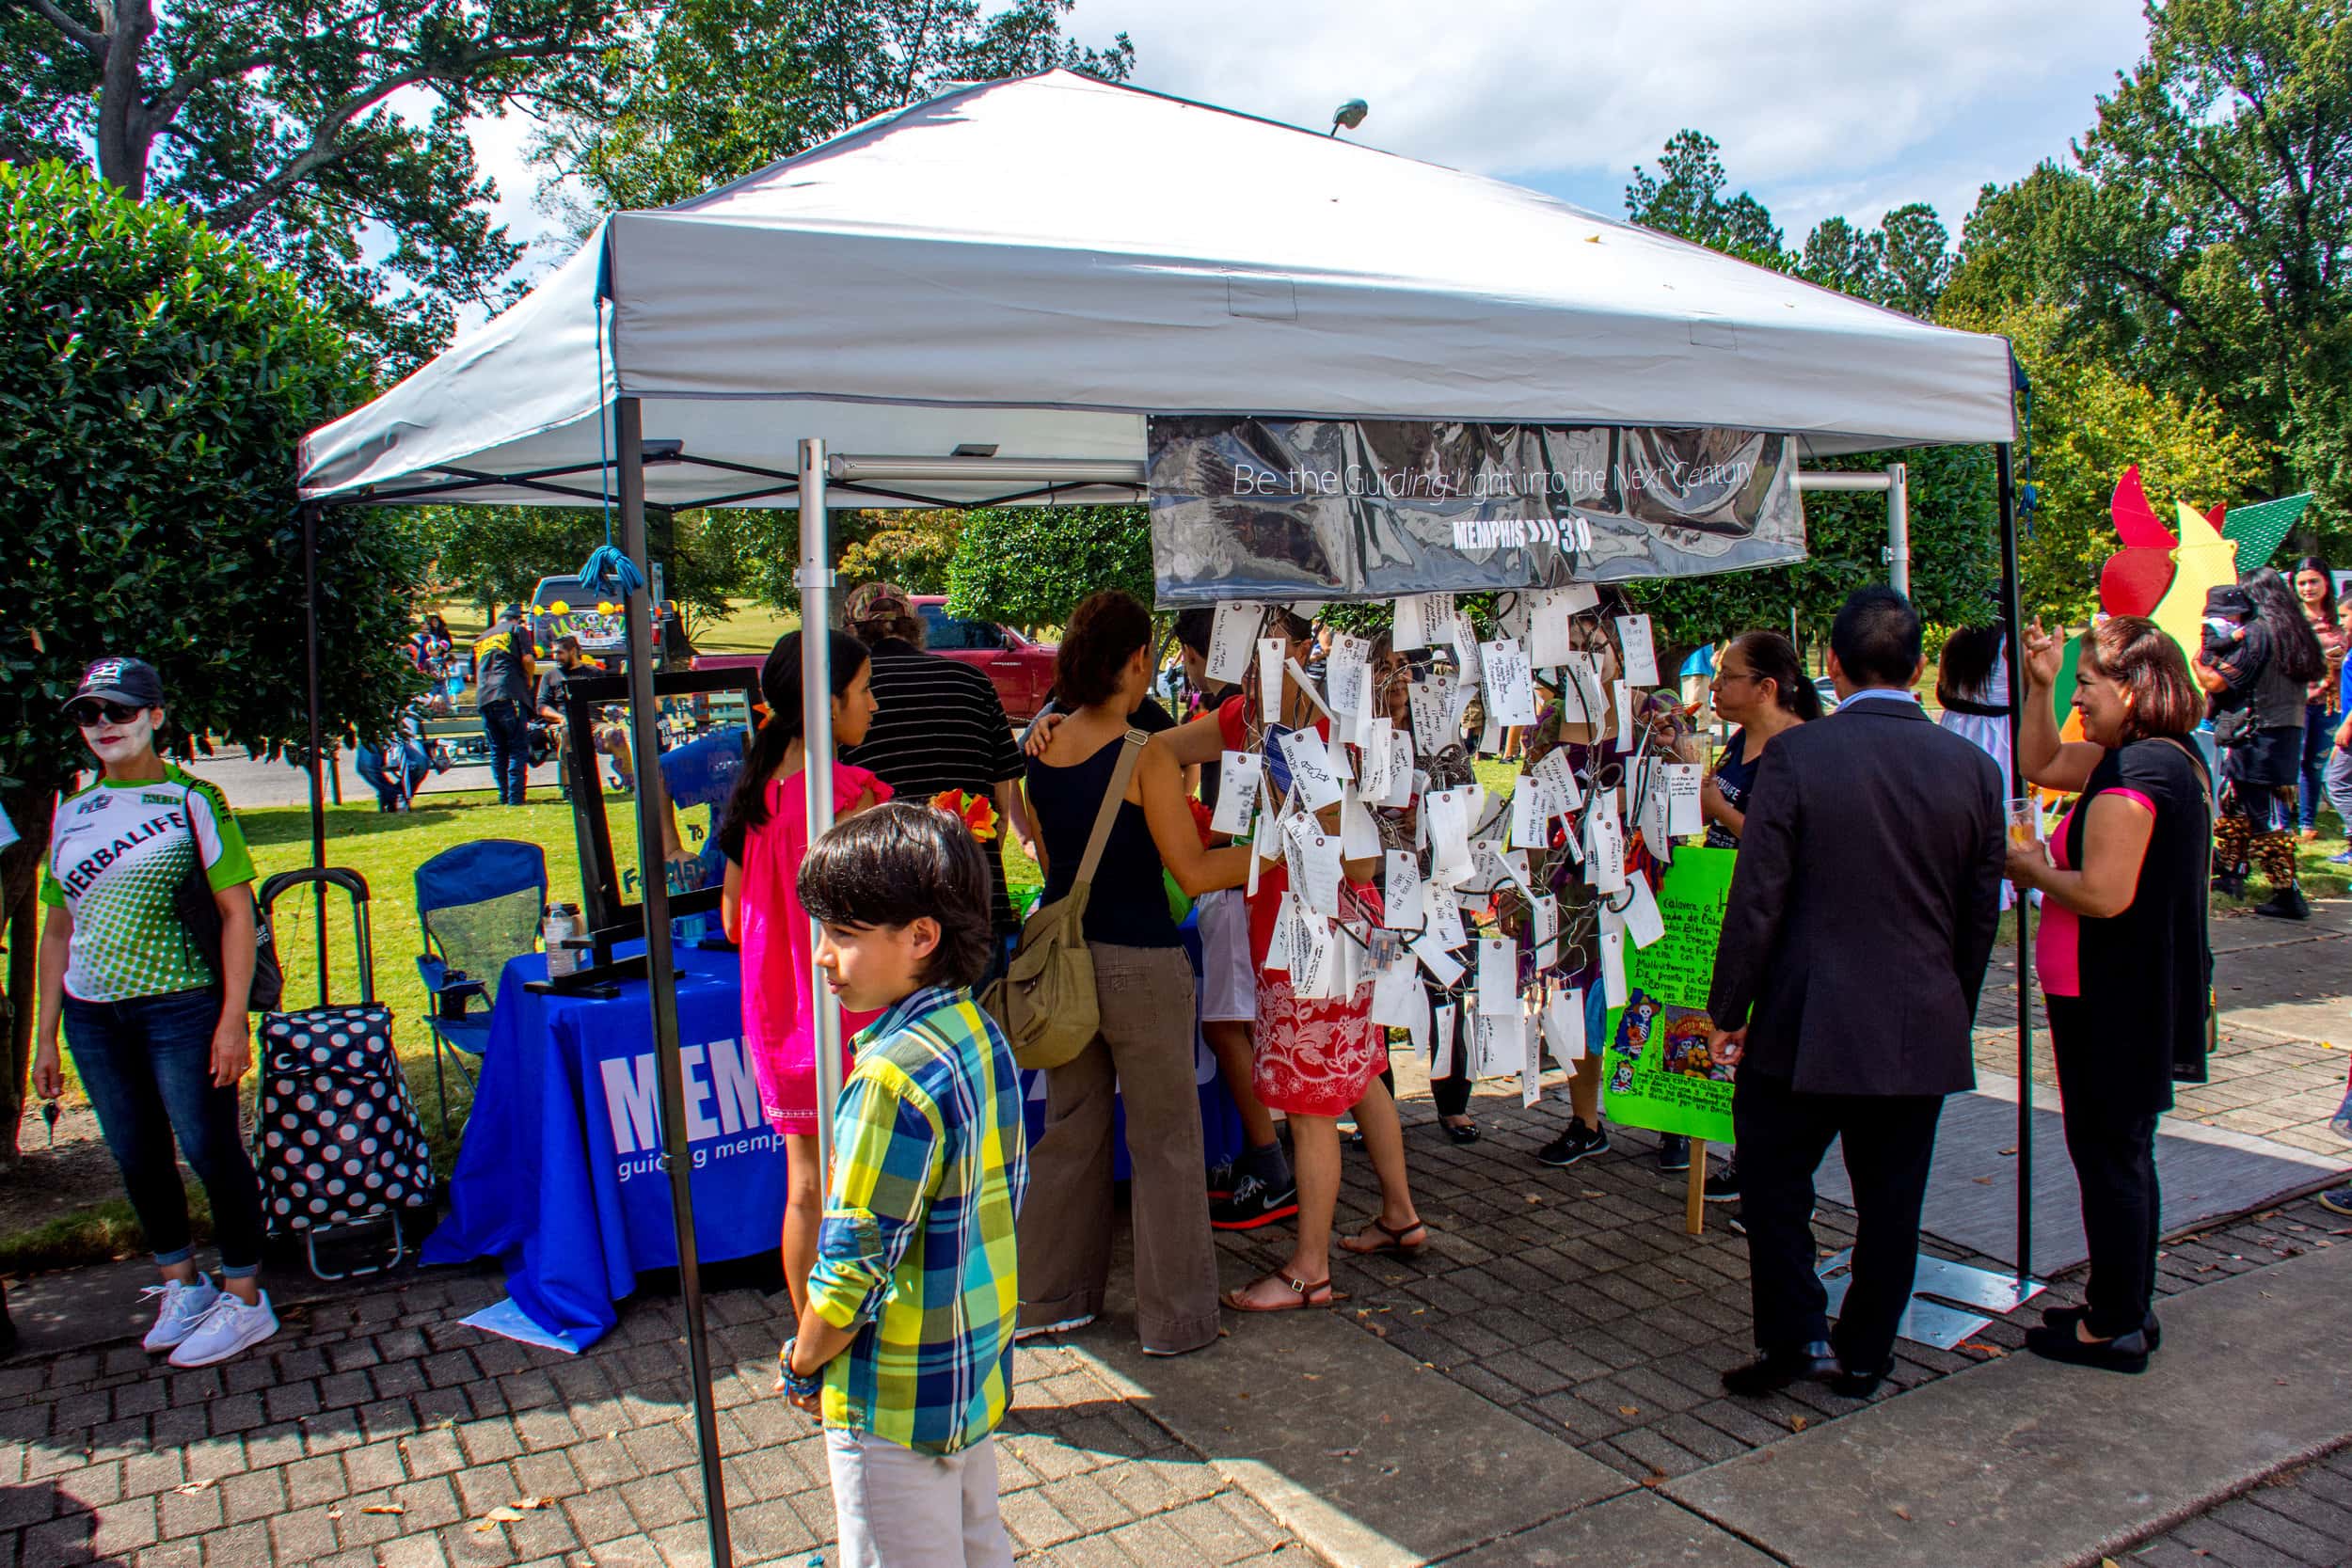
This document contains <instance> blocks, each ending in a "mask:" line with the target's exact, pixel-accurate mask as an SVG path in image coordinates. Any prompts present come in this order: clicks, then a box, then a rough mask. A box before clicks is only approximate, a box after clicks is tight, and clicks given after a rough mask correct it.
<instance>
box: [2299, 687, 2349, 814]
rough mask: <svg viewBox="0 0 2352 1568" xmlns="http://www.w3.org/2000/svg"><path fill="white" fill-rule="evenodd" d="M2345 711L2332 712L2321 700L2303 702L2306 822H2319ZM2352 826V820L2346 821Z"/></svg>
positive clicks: (2303, 808) (2302, 810)
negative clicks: (2322, 800) (2322, 793)
mask: <svg viewBox="0 0 2352 1568" xmlns="http://www.w3.org/2000/svg"><path fill="white" fill-rule="evenodd" d="M2343 721H2344V715H2342V714H2340V713H2329V712H2328V710H2327V705H2325V704H2322V703H2306V704H2304V705H2303V794H2302V800H2301V801H2300V806H2301V815H2302V818H2303V826H2305V827H2306V828H2316V827H2318V826H2319V797H2320V794H2321V791H2322V790H2323V789H2324V788H2325V786H2326V784H2327V768H2328V752H2332V751H2334V750H2335V749H2336V726H2337V725H2338V724H2340V723H2342V722H2343ZM2344 825H2345V826H2346V827H2348V828H2352V821H2347V822H2346V823H2345V824H2344Z"/></svg>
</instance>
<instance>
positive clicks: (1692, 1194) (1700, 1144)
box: [1682, 1138, 1707, 1236]
mask: <svg viewBox="0 0 2352 1568" xmlns="http://www.w3.org/2000/svg"><path fill="white" fill-rule="evenodd" d="M1682 1228H1683V1229H1684V1230H1686V1231H1688V1232H1689V1233H1690V1234H1692V1235H1693V1236H1696V1235H1699V1234H1701V1233H1702V1232H1704V1231H1705V1230H1706V1229H1707V1140H1706V1139H1705V1138H1692V1140H1691V1180H1690V1184H1689V1186H1688V1187H1686V1188H1685V1189H1684V1191H1683V1196H1682Z"/></svg>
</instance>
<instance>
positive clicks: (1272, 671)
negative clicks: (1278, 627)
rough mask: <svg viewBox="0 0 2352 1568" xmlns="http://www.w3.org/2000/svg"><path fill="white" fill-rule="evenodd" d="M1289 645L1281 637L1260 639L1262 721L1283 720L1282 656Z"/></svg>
mask: <svg viewBox="0 0 2352 1568" xmlns="http://www.w3.org/2000/svg"><path fill="white" fill-rule="evenodd" d="M1289 647H1290V644H1289V643H1287V642H1285V641H1282V640H1281V639H1280V638H1279V637H1261V638H1260V639H1258V710H1259V711H1258V718H1259V721H1260V722H1262V723H1265V724H1279V723H1280V722H1281V721H1282V657H1283V654H1284V653H1285V651H1286V650H1288V648H1289Z"/></svg>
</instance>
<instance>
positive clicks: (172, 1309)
mask: <svg viewBox="0 0 2352 1568" xmlns="http://www.w3.org/2000/svg"><path fill="white" fill-rule="evenodd" d="M139 1294H140V1295H142V1296H161V1297H163V1298H164V1299H163V1305H162V1306H161V1307H158V1308H157V1309H156V1312H155V1326H154V1327H152V1328H151V1329H149V1330H148V1331H147V1338H145V1339H144V1340H142V1341H140V1342H141V1343H143V1344H144V1345H146V1346H147V1348H148V1349H149V1350H169V1349H171V1347H172V1346H174V1345H176V1344H178V1343H179V1342H180V1341H181V1340H183V1339H184V1338H187V1337H188V1336H189V1335H190V1334H191V1333H193V1332H195V1329H196V1325H197V1323H198V1322H199V1320H200V1319H202V1317H203V1316H204V1314H205V1313H207V1312H210V1311H211V1310H212V1309H213V1298H214V1297H215V1296H217V1295H219V1294H220V1287H219V1286H217V1285H215V1284H214V1283H213V1282H212V1281H211V1280H209V1279H206V1278H204V1277H203V1276H202V1275H198V1276H197V1281H196V1283H195V1284H193V1285H183V1284H182V1283H181V1282H180V1281H179V1280H176V1279H167V1280H165V1281H164V1282H163V1283H162V1284H161V1285H150V1286H149V1287H148V1288H147V1289H146V1290H144V1291H140V1292H139Z"/></svg>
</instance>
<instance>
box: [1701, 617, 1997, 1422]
mask: <svg viewBox="0 0 2352 1568" xmlns="http://www.w3.org/2000/svg"><path fill="white" fill-rule="evenodd" d="M1922 664H1923V660H1922V659H1921V657H1920V648H1919V617H1918V615H1917V613H1916V612H1915V611H1914V610H1913V609H1912V608H1911V605H1910V602H1909V601H1908V600H1906V599H1905V598H1904V597H1903V596H1902V595H1901V594H1898V593H1897V592H1895V590H1893V589H1892V588H1885V587H1874V588H1865V589H1861V590H1859V591H1857V592H1856V593H1855V594H1852V595H1851V597H1849V598H1848V599H1847V600H1846V603H1845V607H1844V608H1843V609H1841V610H1839V611H1838V612H1837V620H1836V626H1835V627H1834V628H1833V630H1832V631H1831V633H1830V656H1829V673H1830V678H1831V679H1832V680H1833V681H1835V682H1836V687H1837V696H1838V707H1837V711H1836V713H1834V714H1832V715H1831V716H1830V717H1828V718H1826V719H1823V720H1821V721H1819V722H1816V723H1811V724H1801V725H1798V726H1797V727H1796V728H1794V729H1791V730H1788V731H1786V732H1784V733H1783V734H1781V735H1779V736H1775V737H1774V738H1773V740H1772V745H1771V746H1770V747H1768V748H1767V749H1766V750H1765V752H1764V755H1763V758H1762V761H1761V762H1760V764H1759V765H1758V767H1757V768H1756V780H1755V783H1754V784H1752V785H1751V786H1750V790H1749V795H1748V803H1747V804H1748V811H1747V823H1746V826H1745V828H1744V830H1743V831H1742V832H1741V833H1740V860H1739V866H1738V869H1737V871H1736V872H1735V873H1734V874H1733V877H1732V882H1731V896H1730V902H1729V903H1728V905H1727V906H1726V907H1725V909H1724V929H1723V940H1722V942H1721V944H1720V945H1719V946H1718V947H1717V949H1716V955H1715V980H1714V987H1713V990H1712V992H1711V994H1710V996H1709V998H1708V1004H1709V1006H1708V1010H1709V1012H1710V1013H1711V1014H1712V1016H1713V1018H1714V1021H1715V1026H1716V1029H1717V1030H1718V1031H1719V1033H1718V1035H1717V1037H1716V1040H1717V1043H1716V1051H1717V1053H1718V1054H1719V1056H1721V1057H1723V1058H1724V1059H1726V1060H1729V1061H1731V1062H1733V1063H1735V1064H1736V1068H1737V1072H1738V1085H1737V1087H1736V1089H1735V1090H1734V1093H1733V1097H1732V1123H1733V1129H1734V1132H1735V1135H1736V1137H1737V1139H1738V1145H1737V1147H1738V1148H1739V1156H1740V1201H1741V1204H1742V1218H1743V1220H1744V1222H1745V1224H1746V1226H1747V1231H1748V1275H1749V1287H1750V1293H1751V1297H1752V1300H1753V1303H1754V1310H1755V1314H1756V1348H1757V1350H1758V1351H1759V1352H1760V1355H1759V1358H1758V1359H1757V1360H1756V1361H1755V1362H1754V1363H1752V1364H1750V1365H1748V1366H1745V1367H1740V1368H1738V1369H1736V1370H1732V1371H1728V1372H1725V1373H1724V1386H1725V1387H1726V1388H1728V1389H1729V1390H1730V1391H1731V1392H1733V1393H1735V1394H1762V1393H1768V1392H1770V1391H1772V1389H1775V1388H1781V1387H1785V1386H1788V1384H1790V1383H1793V1382H1795V1381H1796V1380H1797V1379H1799V1378H1803V1377H1819V1378H1825V1379H1827V1380H1828V1381H1829V1382H1830V1385H1831V1386H1832V1387H1833V1388H1835V1389H1836V1391H1837V1392H1839V1393H1842V1394H1847V1395H1850V1396H1851V1397H1853V1398H1856V1399H1860V1398H1863V1397H1865V1396H1867V1394H1868V1393H1870V1391H1871V1390H1872V1389H1874V1388H1876V1387H1877V1386H1878V1383H1879V1380H1880V1379H1881V1378H1883V1377H1884V1376H1885V1375H1886V1373H1887V1371H1888V1370H1891V1368H1892V1366H1893V1359H1892V1354H1891V1353H1892V1350H1893V1347H1894V1343H1895V1324H1896V1323H1897V1321H1898V1320H1899V1319H1900V1318H1901V1316H1902V1312H1903V1308H1904V1307H1905V1306H1906V1305H1907V1304H1908V1303H1909V1301H1910V1299H1911V1285H1912V1276H1913V1274H1914V1271H1915V1268H1916V1266H1917V1263H1918V1256H1919V1206H1920V1202H1921V1200H1922V1198H1923V1197H1924V1196H1925V1195H1926V1192H1927V1181H1928V1163H1929V1160H1930V1158H1931V1156H1932V1155H1933V1153H1934V1149H1935V1125H1936V1120H1937V1118H1938V1117H1941V1116H1942V1115H1943V1111H1944V1097H1945V1096H1946V1095H1947V1094H1956V1093H1960V1092H1962V1091H1963V1090H1967V1089H1970V1088H1973V1087H1975V1086H1976V1071H1975V1063H1974V1058H1973V1055H1972V1053H1971V1051H1970V1049H1969V1029H1970V1026H1971V1024H1972V1023H1973V1022H1974V1020H1975V1016H1976V1010H1977V992H1978V990H1979V988H1980V987H1981V986H1982V985H1983V983H1984V968H1985V961H1986V960H1987V959H1988V958H1990V957H1991V956H1992V952H1993V931H1994V923H1995V922H1996V921H1997V920H1998V918H1999V913H2000V882H2001V866H2002V851H2003V837H2004V832H2003V815H2002V806H2001V800H2002V793H2003V784H2002V781H2001V779H2000V778H1999V776H1998V773H1997V771H1996V769H1995V768H1994V765H1993V762H1992V760H1991V759H1990V758H1989V757H1987V756H1986V755H1985V754H1984V752H1980V751H1979V750H1978V749H1977V748H1976V747H1974V746H1972V745H1970V744H1969V743H1968V742H1967V741H1965V740H1963V739H1962V738H1961V737H1960V736H1956V735H1953V734H1951V733H1950V732H1948V731H1947V730H1944V729H1942V728H1940V727H1939V726H1937V725H1935V724H1933V723H1931V722H1930V721H1929V720H1928V717H1927V715H1926V714H1925V713H1924V712H1922V711H1921V710H1920V707H1919V702H1918V699H1917V698H1916V697H1915V696H1914V695H1913V693H1912V687H1913V685H1914V684H1915V682H1916V681H1917V680H1918V678H1919V673H1920V670H1921V668H1922ZM1838 1137H1842V1138H1843V1139H1844V1140H1845V1153H1846V1169H1847V1171H1848V1173H1849V1174H1850V1175H1851V1178H1852V1180H1853V1192H1854V1205H1855V1208H1856V1210H1857V1221H1856V1235H1855V1242H1854V1249H1853V1270H1852V1278H1851V1284H1850V1286H1849V1288H1848V1290H1847V1292H1846V1300H1845V1304H1844V1307H1843V1308H1842V1309H1841V1310H1840V1312H1839V1314H1838V1320H1837V1328H1836V1333H1835V1334H1834V1335H1833V1334H1832V1333H1831V1332H1830V1329H1829V1326H1828V1319H1827V1317H1826V1315H1825V1314H1826V1307H1827V1297H1826V1295H1825V1293H1824V1292H1823V1291H1822V1288H1821V1282H1820V1279H1819V1278H1818V1277H1817V1276H1816V1275H1815V1274H1814V1259H1815V1252H1814V1245H1813V1225H1812V1217H1811V1216H1812V1212H1813V1174H1814V1172H1815V1171H1816V1170H1817V1169H1818V1168H1819V1167H1820V1163H1821V1157H1822V1156H1823V1155H1824V1154H1826V1153H1827V1152H1828V1151H1829V1146H1830V1141H1831V1140H1832V1139H1833V1138H1838Z"/></svg>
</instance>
